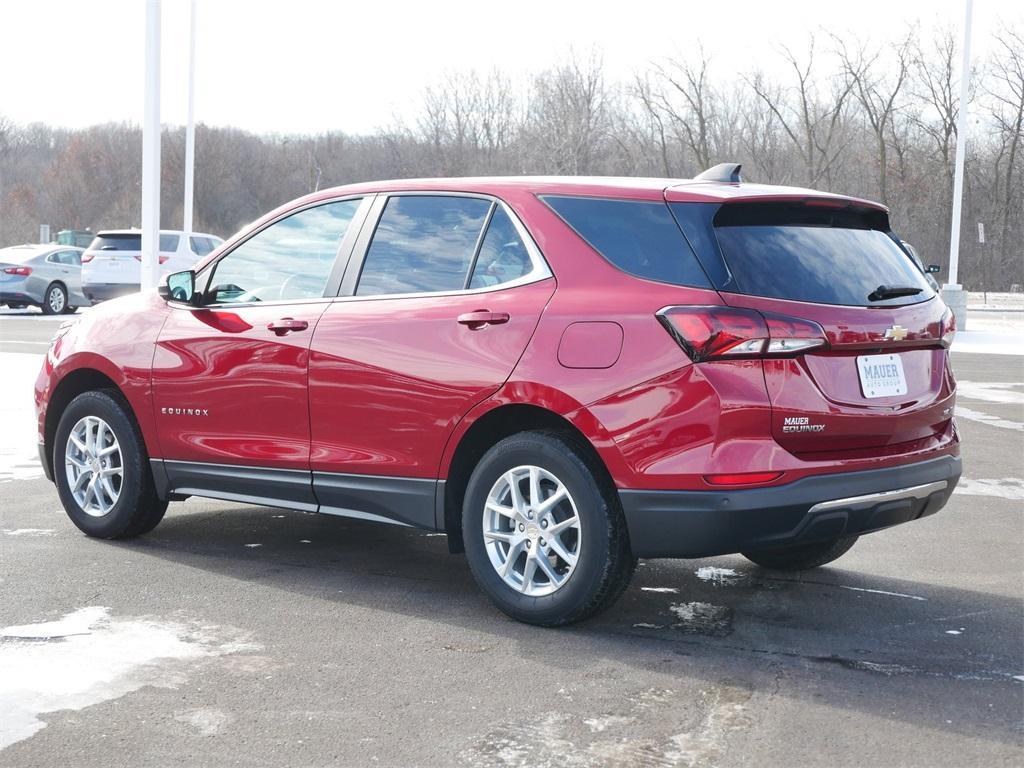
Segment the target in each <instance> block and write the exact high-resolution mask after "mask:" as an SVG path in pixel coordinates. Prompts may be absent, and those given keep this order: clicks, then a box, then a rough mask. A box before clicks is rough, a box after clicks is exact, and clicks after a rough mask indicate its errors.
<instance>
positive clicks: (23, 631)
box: [0, 606, 259, 750]
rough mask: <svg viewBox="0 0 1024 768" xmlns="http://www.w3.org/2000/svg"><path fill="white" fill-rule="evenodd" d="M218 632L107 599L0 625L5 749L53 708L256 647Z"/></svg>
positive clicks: (165, 682) (173, 679)
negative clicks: (122, 609) (127, 611)
mask: <svg viewBox="0 0 1024 768" xmlns="http://www.w3.org/2000/svg"><path fill="white" fill-rule="evenodd" d="M219 634H224V631H223V630H221V629H219V628H215V627H206V626H202V627H199V626H192V625H187V624H182V623H178V622H171V621H159V620H154V619H149V618H114V617H111V616H110V609H109V608H104V607H102V606H89V607H85V608H80V609H78V610H77V611H73V612H72V613H69V614H67V615H66V616H64V617H63V618H62V619H58V620H56V621H47V622H41V623H38V624H24V625H21V626H12V627H5V628H3V629H0V701H2V702H3V716H2V717H0V750H2V749H4V748H5V747H8V746H10V745H11V744H14V743H15V742H18V741H22V740H23V739H27V738H29V737H30V736H32V735H33V734H34V733H36V732H37V731H39V730H41V729H42V728H44V727H45V726H46V723H45V721H44V720H43V719H42V718H41V715H44V714H46V713H48V712H56V711H58V710H64V709H72V710H79V709H83V708H85V707H88V706H92V705H93V704H98V703H100V702H103V701H109V700H110V699H116V698H119V697H121V696H124V695H125V694H127V693H131V692H132V691H135V690H138V689H139V688H142V687H143V686H146V685H155V686H160V687H165V688H175V687H177V686H178V685H180V684H181V682H182V680H183V677H182V675H183V672H184V671H185V670H184V669H183V668H182V667H181V666H180V665H181V664H182V663H185V662H191V663H195V662H196V661H198V660H200V659H203V658H206V657H212V656H220V655H224V654H229V653H237V652H240V651H253V650H258V649H259V646H257V645H254V644H252V643H248V642H242V641H241V640H240V638H237V637H235V638H233V639H230V638H229V639H226V640H225V639H224V638H218V637H217V635H219ZM236 634H237V633H236ZM198 725H199V726H201V727H205V726H209V725H211V724H210V723H207V722H205V721H204V722H203V723H199V724H198ZM213 725H216V724H215V723H214V724H213Z"/></svg>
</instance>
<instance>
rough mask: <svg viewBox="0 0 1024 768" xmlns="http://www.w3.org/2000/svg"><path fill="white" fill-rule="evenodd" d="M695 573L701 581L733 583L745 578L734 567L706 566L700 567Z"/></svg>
mask: <svg viewBox="0 0 1024 768" xmlns="http://www.w3.org/2000/svg"><path fill="white" fill-rule="evenodd" d="M694 573H696V574H697V578H698V579H700V580H701V581H709V582H711V583H712V584H716V585H719V586H721V585H724V584H733V583H735V582H737V581H739V580H741V579H742V578H743V575H742V574H740V573H737V572H736V571H734V570H733V569H732V568H714V567H712V566H705V567H703V568H698V569H697V570H696V571H694Z"/></svg>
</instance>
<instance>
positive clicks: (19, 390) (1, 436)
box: [0, 352, 43, 483]
mask: <svg viewBox="0 0 1024 768" xmlns="http://www.w3.org/2000/svg"><path fill="white" fill-rule="evenodd" d="M42 364H43V356H42V355H39V354H28V353H22V352H0V371H2V372H3V375H2V378H0V423H2V424H3V425H4V428H3V429H0V483H4V482H10V481H11V480H26V479H30V478H33V477H42V474H43V468H42V466H41V465H40V464H39V451H38V449H37V448H36V439H37V438H36V414H35V405H34V403H33V401H32V388H33V386H34V385H35V381H36V376H37V375H38V374H39V369H40V367H41V366H42Z"/></svg>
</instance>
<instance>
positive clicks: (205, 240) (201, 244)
mask: <svg viewBox="0 0 1024 768" xmlns="http://www.w3.org/2000/svg"><path fill="white" fill-rule="evenodd" d="M188 243H189V245H190V246H191V247H192V253H194V254H195V255H196V256H205V255H206V254H208V253H210V252H211V251H213V249H214V248H216V247H217V244H216V243H215V242H214V241H213V238H212V237H198V236H192V237H190V238H189V239H188Z"/></svg>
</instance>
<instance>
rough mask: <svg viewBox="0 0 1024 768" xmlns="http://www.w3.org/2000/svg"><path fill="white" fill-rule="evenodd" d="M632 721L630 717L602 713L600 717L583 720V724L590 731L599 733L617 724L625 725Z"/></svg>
mask: <svg viewBox="0 0 1024 768" xmlns="http://www.w3.org/2000/svg"><path fill="white" fill-rule="evenodd" d="M631 722H633V718H632V717H623V716H622V715H602V716H601V717H590V718H587V719H586V720H584V721H583V724H584V725H585V726H587V727H588V728H589V729H590V732H591V733H601V732H602V731H606V730H608V728H613V727H615V726H617V725H627V724H629V723H631Z"/></svg>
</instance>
